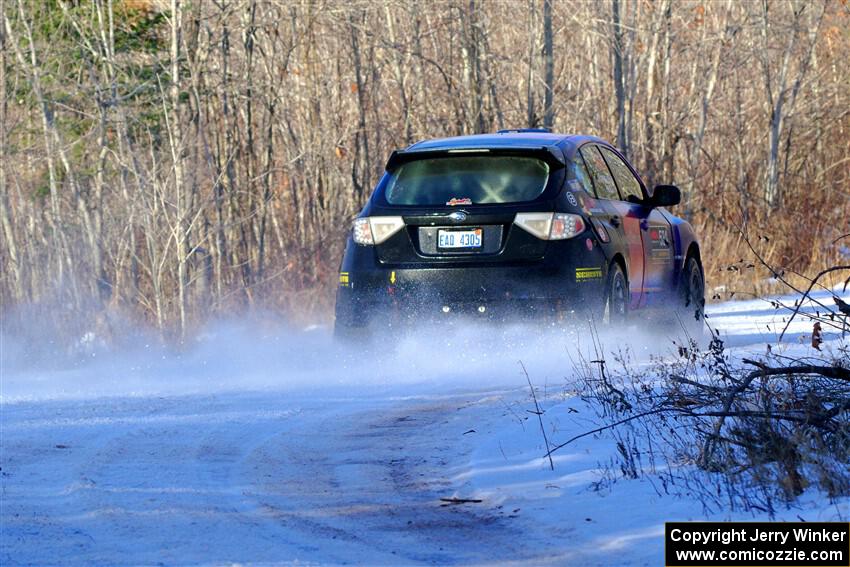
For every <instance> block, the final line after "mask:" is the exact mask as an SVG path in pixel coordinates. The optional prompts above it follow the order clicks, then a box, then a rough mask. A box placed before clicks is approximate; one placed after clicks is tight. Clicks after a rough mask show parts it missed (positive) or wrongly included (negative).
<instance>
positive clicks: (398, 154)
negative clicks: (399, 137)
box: [386, 145, 566, 171]
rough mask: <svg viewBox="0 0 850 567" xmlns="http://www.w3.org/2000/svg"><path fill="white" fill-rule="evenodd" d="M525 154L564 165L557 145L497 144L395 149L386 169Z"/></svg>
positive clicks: (560, 165)
mask: <svg viewBox="0 0 850 567" xmlns="http://www.w3.org/2000/svg"><path fill="white" fill-rule="evenodd" d="M476 154H478V155H513V156H516V155H525V156H534V157H538V158H540V159H542V160H543V161H545V162H546V163H548V164H549V166H550V167H552V168H554V169H560V168H562V167H565V166H566V161H565V160H564V154H563V153H562V152H561V150H560V148H558V147H557V146H554V145H552V146H538V147H533V146H513V147H511V146H499V147H495V148H493V147H490V148H474V147H470V148H440V149H434V150H395V151H393V153H392V154H390V159H388V160H387V165H386V170H387V171H393V170H395V169H396V168H397V167H398V166H400V165H403V164H405V163H409V162H411V161H418V160H421V159H428V158H435V157H446V156H456V155H476Z"/></svg>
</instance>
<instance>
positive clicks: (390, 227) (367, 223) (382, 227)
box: [352, 217, 404, 246]
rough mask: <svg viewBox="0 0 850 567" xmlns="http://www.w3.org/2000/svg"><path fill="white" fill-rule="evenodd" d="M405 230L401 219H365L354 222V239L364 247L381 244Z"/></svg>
mask: <svg viewBox="0 0 850 567" xmlns="http://www.w3.org/2000/svg"><path fill="white" fill-rule="evenodd" d="M402 228H404V219H403V218H401V217H364V218H359V219H355V220H354V226H353V227H352V237H353V238H354V242H356V243H357V244H362V245H363V246H373V245H375V244H380V243H381V242H383V241H385V240H386V239H388V238H389V237H390V236H392V235H393V234H395V233H396V232H398V231H399V230H401V229H402Z"/></svg>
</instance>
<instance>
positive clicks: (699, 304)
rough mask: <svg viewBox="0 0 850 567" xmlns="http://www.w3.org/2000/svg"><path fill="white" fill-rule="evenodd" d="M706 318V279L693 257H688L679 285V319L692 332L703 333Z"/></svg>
mask: <svg viewBox="0 0 850 567" xmlns="http://www.w3.org/2000/svg"><path fill="white" fill-rule="evenodd" d="M704 317H705V279H704V278H703V274H702V268H701V267H700V265H699V262H698V261H697V259H696V258H694V257H693V256H690V257H688V259H687V261H686V262H685V269H684V270H682V280H681V282H680V285H679V318H680V319H681V320H682V322H683V323H684V324H685V326H686V328H687V329H688V331H690V332H701V331H702V325H703V320H704Z"/></svg>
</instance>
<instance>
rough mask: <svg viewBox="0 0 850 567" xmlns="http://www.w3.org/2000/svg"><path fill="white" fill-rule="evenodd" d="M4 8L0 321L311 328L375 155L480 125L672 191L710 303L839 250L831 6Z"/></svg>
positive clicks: (836, 45)
mask: <svg viewBox="0 0 850 567" xmlns="http://www.w3.org/2000/svg"><path fill="white" fill-rule="evenodd" d="M0 12H2V18H3V21H2V25H0V230H2V238H0V265H2V270H0V302H2V307H3V325H4V327H5V328H6V330H13V329H14V328H15V326H16V325H20V324H23V323H26V322H31V321H33V320H38V321H39V322H40V329H41V331H42V333H43V334H42V337H44V336H47V334H49V333H55V334H56V337H57V340H60V341H66V340H69V341H75V340H79V338H80V337H81V336H83V335H85V334H86V333H93V334H95V335H96V336H97V337H100V338H102V339H103V340H107V341H108V340H109V339H110V337H112V336H114V335H117V334H120V333H121V332H122V330H123V329H124V328H125V327H126V325H127V322H128V321H131V322H135V323H138V322H142V323H144V324H145V325H147V326H149V327H151V328H153V329H158V330H159V331H161V332H162V334H163V336H165V337H167V338H171V339H176V340H180V339H183V338H185V337H187V336H189V335H191V333H192V331H193V329H195V328H197V327H198V326H199V325H200V324H202V323H203V322H205V321H206V320H207V319H209V318H210V317H217V316H226V315H229V314H239V313H244V312H246V311H249V310H270V311H272V312H274V313H277V314H281V315H283V316H285V317H289V318H292V319H295V320H299V319H300V320H308V319H309V320H316V319H321V318H324V319H329V318H330V313H331V309H330V308H331V306H332V304H333V292H334V286H335V283H336V281H337V275H336V271H337V266H338V261H339V257H340V254H341V247H342V245H343V241H344V235H345V233H346V231H347V230H348V229H349V226H350V221H351V219H352V217H353V215H354V214H356V212H357V211H358V209H359V208H360V207H361V206H362V204H363V201H364V199H365V198H366V196H367V195H368V194H369V190H370V188H371V187H372V186H373V184H374V183H375V182H376V181H377V180H378V178H379V176H380V174H381V171H382V167H383V164H384V161H385V159H386V158H387V156H388V155H389V153H390V152H391V151H392V150H393V149H394V148H398V147H402V146H405V145H407V144H410V143H412V142H415V141H417V140H419V139H422V138H428V137H435V136H450V135H455V134H471V133H476V132H492V131H495V130H497V129H500V128H516V127H543V126H545V127H551V128H553V129H554V130H555V131H562V132H581V133H590V134H595V135H598V136H601V137H604V138H606V139H609V140H611V141H612V142H613V143H615V144H616V145H617V146H618V147H620V148H621V149H622V150H623V151H624V152H625V154H626V156H627V157H628V158H629V159H630V160H631V161H632V162H633V163H635V164H636V165H637V166H638V167H640V169H641V171H642V172H643V173H644V175H645V178H646V181H647V183H648V184H649V185H653V184H656V183H675V184H677V185H679V186H680V187H681V188H682V190H683V192H684V194H685V201H684V203H683V204H682V205H681V208H680V209H678V210H677V213H679V214H682V215H683V216H686V217H688V218H690V219H691V221H692V222H693V224H694V225H695V227H696V229H697V231H698V233H699V234H700V235H701V238H702V244H703V250H704V254H703V259H704V262H705V267H706V275H707V280H708V290H709V293H708V295H709V299H715V300H717V299H724V300H725V299H728V298H730V297H747V296H751V295H753V294H760V293H763V292H765V291H768V290H769V289H770V287H771V286H773V285H775V284H780V285H781V281H780V280H781V279H783V278H784V279H786V280H788V281H790V282H794V283H795V285H798V286H802V285H805V283H806V280H805V279H804V278H801V277H799V276H797V275H796V274H803V273H816V272H818V271H820V270H821V269H823V268H826V267H831V266H837V265H841V264H842V262H843V263H844V264H846V263H847V258H848V255H850V237H848V233H850V224H848V222H850V221H848V219H850V191H848V189H847V187H848V182H850V158H848V139H850V88H848V84H847V69H846V62H847V61H848V60H850V6H848V3H847V2H846V0H816V1H813V2H799V1H796V0H791V1H787V2H785V1H781V2H780V1H768V2H734V1H731V0H729V1H717V2H699V1H685V2H673V1H672V0H658V1H656V2H643V1H641V0H605V1H603V2H584V1H572V0H563V1H558V2H553V1H550V0H529V1H519V2H483V1H469V2H437V3H432V4H428V3H421V2H407V1H401V0H399V1H393V2H367V1H361V2H353V3H342V2H321V1H320V2H309V1H291V2H280V1H273V0H269V1H258V0H227V1H221V2H202V1H182V2H181V1H180V0H170V1H166V0H92V1H91V2H70V1H65V0H39V1H32V0H0ZM746 239H749V240H750V241H753V242H755V241H757V242H758V243H759V249H760V250H762V251H763V256H764V258H765V260H766V261H767V262H769V263H770V265H771V266H775V271H773V272H771V271H770V270H767V269H765V268H764V266H761V265H759V264H758V262H756V261H751V260H750V259H749V258H751V255H749V248H748V246H747V240H746ZM745 258H748V259H747V260H744V259H745ZM841 277H846V274H845V275H844V276H841V275H840V274H837V273H834V274H828V275H827V277H826V278H825V279H824V281H823V282H822V283H824V284H825V285H828V284H830V283H834V282H835V281H840V280H838V279H836V278H841ZM830 278H832V279H830ZM730 373H731V372H730ZM731 374H732V375H736V376H737V375H738V374H739V373H738V372H734V373H731ZM718 379H719V378H718ZM788 379H789V380H790V378H788ZM757 382H759V381H757ZM680 386H681V385H680ZM681 387H684V386H681ZM712 387H714V386H712ZM718 387H720V386H718ZM693 388H696V387H695V386H693ZM686 393H687V392H686ZM691 394H699V395H701V396H704V395H706V392H705V391H701V390H700V391H694V392H690V393H688V395H691ZM786 425H787V424H786ZM784 426H785V425H784ZM817 442H818V443H821V442H823V443H826V442H827V440H826V439H825V438H824V439H818V440H817ZM724 450H725V449H723V448H722V447H721V448H718V449H717V450H714V451H713V455H712V459H718V458H721V455H723V454H725V453H724ZM792 485H793V483H792ZM791 488H792V489H793V488H794V487H793V486H792V487H791Z"/></svg>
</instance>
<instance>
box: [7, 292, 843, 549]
mask: <svg viewBox="0 0 850 567" xmlns="http://www.w3.org/2000/svg"><path fill="white" fill-rule="evenodd" d="M845 298H846V296H845ZM782 315H783V314H782V313H777V312H776V311H775V310H774V309H773V307H771V306H770V305H769V304H767V303H765V302H742V303H732V304H725V305H722V306H717V307H714V308H712V320H713V321H714V322H715V324H716V325H717V326H718V327H720V328H721V329H722V332H723V336H724V338H725V339H726V340H727V341H728V342H729V343H730V344H734V345H736V347H735V348H736V349H739V350H741V351H743V352H755V353H761V352H764V348H765V347H764V344H763V341H764V340H768V339H769V338H770V337H771V336H774V337H775V334H776V329H775V327H776V325H779V327H780V328H781V326H782V321H781V317H782ZM786 315H787V314H786ZM810 329H811V324H810V323H808V322H806V321H805V320H801V321H800V322H799V323H795V325H794V326H793V327H792V331H793V334H792V335H791V337H790V339H787V340H789V342H790V344H791V345H794V346H792V347H789V348H792V349H797V351H801V349H802V351H805V349H807V348H810V347H807V346H805V345H803V346H801V345H800V340H799V337H800V336H801V335H803V334H805V333H806V332H809V331H810ZM473 331H474V332H473ZM482 332H486V331H481V330H474V329H467V328H464V329H461V330H458V332H452V333H450V334H448V335H439V336H430V337H429V340H428V343H427V344H423V343H422V341H421V340H420V341H417V342H415V343H414V342H408V343H405V344H402V345H401V346H400V347H399V348H398V349H397V350H396V351H394V352H392V353H387V354H386V355H385V356H380V353H373V354H375V356H374V357H373V360H374V362H372V363H370V364H368V365H366V364H363V363H361V361H360V357H358V356H356V355H354V353H351V352H341V351H339V349H336V348H335V347H333V346H331V345H330V343H329V340H328V339H327V337H326V335H325V333H323V332H314V333H308V334H306V335H303V334H297V333H283V334H275V333H272V332H266V333H265V334H263V333H259V334H258V333H257V331H256V330H252V332H251V333H248V331H246V329H244V328H233V327H224V328H221V329H219V330H218V331H217V332H216V333H215V334H211V335H210V336H208V337H207V338H206V339H205V341H206V342H201V343H200V344H199V345H198V347H197V348H195V349H193V351H192V352H191V353H188V354H184V355H182V356H181V357H180V358H179V359H177V360H175V359H173V358H170V357H169V356H168V355H165V354H162V353H157V356H156V357H152V356H151V353H150V352H149V351H148V352H146V351H145V349H144V348H142V349H141V350H140V351H138V352H132V353H126V354H121V355H114V354H113V355H110V356H108V357H107V356H104V354H103V353H101V354H100V355H99V356H100V358H99V359H98V360H97V361H95V362H90V363H87V364H85V365H81V366H79V367H76V368H71V369H67V370H64V371H62V372H58V371H49V372H48V371H46V370H44V369H37V368H28V367H27V366H26V365H25V364H23V363H22V362H21V361H20V360H13V361H8V360H6V361H4V370H3V375H2V396H3V398H2V404H1V405H0V410H2V416H0V425H2V440H0V450H2V453H1V454H0V468H2V470H0V479H2V494H1V495H0V496H2V500H1V501H0V504H2V506H1V507H2V510H0V522H2V533H1V534H0V563H2V564H4V565H12V564H42V565H47V564H50V565H53V564H57V565H58V564H110V565H112V564H127V563H132V564H153V563H161V564H201V563H202V564H230V563H241V564H245V563H284V564H286V563H297V564H346V563H348V564H351V563H354V564H385V565H406V564H453V563H461V564H492V563H509V564H528V565H540V564H556V565H562V564H580V565H593V564H600V565H610V564H614V563H617V564H637V565H640V564H647V565H657V564H659V562H660V561H661V554H662V539H661V534H662V533H663V522H664V521H671V520H686V519H724V518H726V517H727V516H724V515H722V514H719V515H715V516H711V517H706V516H705V515H704V514H703V512H702V509H701V507H700V506H699V504H698V503H696V502H693V501H687V500H683V499H675V498H672V497H665V498H661V497H659V496H658V495H657V494H656V492H655V490H654V489H653V488H652V486H651V485H650V484H649V483H648V482H646V481H645V480H641V479H639V480H621V481H618V482H617V483H616V484H614V485H613V486H606V487H605V488H603V489H598V487H597V488H594V487H596V486H597V485H596V484H595V483H596V482H597V481H598V480H599V474H598V468H599V463H601V462H604V461H606V460H607V459H608V458H609V457H610V456H611V455H612V454H613V452H614V448H613V447H612V445H613V443H612V442H611V440H610V438H609V437H607V436H605V435H600V436H596V437H587V438H585V439H583V440H581V441H579V442H577V443H575V444H574V445H570V447H569V450H565V451H564V452H560V453H557V454H556V455H555V457H556V460H555V470H554V471H552V470H550V469H549V465H548V462H547V461H545V460H544V459H542V458H541V456H542V455H543V454H544V452H545V451H544V450H543V447H544V445H543V440H542V437H541V434H540V430H539V426H538V425H537V423H536V419H537V418H536V416H534V415H532V414H530V413H529V410H532V409H533V408H534V405H533V401H532V400H531V398H530V395H529V388H528V386H527V383H526V381H525V380H526V379H525V376H524V375H523V374H522V373H521V372H520V368H519V365H518V362H517V361H518V360H522V361H523V362H524V364H525V365H526V367H527V368H528V371H529V374H530V376H531V379H532V380H533V381H534V383H535V386H536V387H537V391H538V396H539V397H540V398H541V403H542V405H543V407H544V409H545V411H546V413H545V417H544V419H545V423H546V428H547V431H548V434H549V436H550V437H551V438H552V439H553V440H555V441H558V440H563V439H566V438H568V437H570V436H571V435H573V434H575V433H576V432H581V431H585V430H587V429H589V428H590V427H591V425H592V424H593V423H594V421H593V419H594V416H593V415H592V412H590V411H588V408H587V407H586V406H584V405H582V403H581V402H579V401H578V400H576V399H575V398H572V397H571V396H570V389H571V381H572V380H574V374H573V372H572V370H571V367H570V365H571V353H570V351H569V348H575V349H579V350H580V349H581V348H583V347H587V346H589V345H581V344H580V343H581V341H578V343H579V344H575V342H576V339H575V338H574V337H567V336H559V335H552V334H547V335H543V334H541V335H533V336H529V332H528V329H516V330H504V331H503V332H502V333H501V334H497V336H493V335H492V334H491V335H487V336H485V337H483V338H482V335H481V334H480V333H482ZM246 333H248V334H246ZM476 333H478V334H476ZM765 335H768V336H767V338H765ZM828 338H829V339H830V342H829V343H828V344H827V346H828V347H830V348H834V347H836V346H837V345H838V344H839V341H840V339H838V338H837V336H836V335H834V334H832V335H829V336H828ZM608 339H609V341H610V342H613V343H617V342H620V341H625V340H626V339H625V338H624V337H609V338H608ZM494 341H497V342H498V344H497V345H496V346H495V347H494V345H493V342H494ZM568 341H571V343H570V344H567V342H568ZM803 342H805V338H803ZM618 346H620V345H618ZM630 346H631V347H632V348H633V349H634V350H635V351H637V352H638V356H639V357H640V356H646V355H647V354H649V353H659V352H660V353H663V352H666V351H667V350H669V349H670V347H671V343H670V342H669V338H664V337H654V338H653V339H651V340H643V341H631V342H630ZM567 347H569V348H567ZM153 358H156V362H151V359H153ZM140 361H142V362H140ZM443 499H449V500H451V499H455V500H454V501H450V502H447V501H446V500H443ZM466 500H469V502H466ZM783 514H784V516H787V517H788V518H791V519H796V518H797V516H800V517H804V518H805V519H807V520H832V519H841V518H843V519H844V520H846V519H847V517H848V515H850V502H848V501H847V500H842V501H839V502H833V503H829V502H827V501H826V500H825V499H823V498H821V497H818V495H809V496H807V497H806V498H804V500H803V501H802V502H801V504H800V507H799V508H796V509H793V510H788V511H787V512H783V513H780V517H783ZM744 518H745V519H750V518H751V517H750V516H745V517H744Z"/></svg>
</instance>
